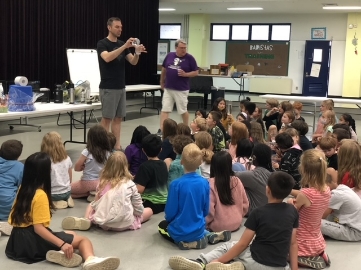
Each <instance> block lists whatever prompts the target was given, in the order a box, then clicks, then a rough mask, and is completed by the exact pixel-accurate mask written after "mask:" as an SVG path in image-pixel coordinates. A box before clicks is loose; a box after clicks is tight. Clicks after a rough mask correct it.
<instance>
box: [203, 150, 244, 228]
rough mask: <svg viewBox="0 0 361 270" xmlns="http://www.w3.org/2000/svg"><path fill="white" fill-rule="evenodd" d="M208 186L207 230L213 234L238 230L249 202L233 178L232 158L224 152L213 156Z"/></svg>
mask: <svg viewBox="0 0 361 270" xmlns="http://www.w3.org/2000/svg"><path fill="white" fill-rule="evenodd" d="M209 185H210V188H211V192H210V206H209V213H208V216H207V217H206V222H207V229H209V230H210V231H214V232H217V231H222V230H227V231H235V230H238V229H239V227H240V226H241V225H242V220H243V217H244V216H245V215H246V214H247V211H248V207H249V202H248V199H247V195H246V191H245V190H244V187H243V185H242V182H241V181H240V180H239V178H238V177H236V176H234V172H233V171H232V158H231V156H230V154H229V153H227V152H226V151H221V152H218V153H216V154H214V155H213V157H212V161H211V174H210V178H209Z"/></svg>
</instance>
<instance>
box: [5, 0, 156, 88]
mask: <svg viewBox="0 0 361 270" xmlns="http://www.w3.org/2000/svg"><path fill="white" fill-rule="evenodd" d="M158 8H159V0H117V1H116V0H2V1H0V10H1V15H0V80H13V79H14V78H15V77H16V76H18V75H22V76H26V77H27V78H28V79H29V80H31V81H34V80H39V81H40V82H41V87H48V88H50V89H54V84H59V83H62V82H64V81H65V80H69V79H70V76H69V69H68V63H67V57H66V49H67V48H76V49H95V48H96V45H97V42H98V41H99V40H100V39H102V38H105V37H106V36H107V35H108V30H107V25H106V23H107V20H108V18H110V17H119V18H120V19H121V20H122V24H123V31H122V34H121V37H120V39H121V40H124V41H126V40H127V39H128V38H129V37H137V38H139V39H140V41H141V42H142V43H143V44H144V45H145V46H146V48H147V51H148V53H147V54H142V55H141V57H140V60H139V63H138V65H137V66H131V65H130V64H129V63H127V64H126V84H138V83H151V82H153V81H154V74H156V73H157V44H158V36H159V29H158V28H159V27H158V22H159V12H158Z"/></svg>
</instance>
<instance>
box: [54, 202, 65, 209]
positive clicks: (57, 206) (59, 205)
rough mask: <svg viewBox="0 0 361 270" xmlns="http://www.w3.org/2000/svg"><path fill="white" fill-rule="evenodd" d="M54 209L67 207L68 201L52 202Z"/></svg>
mask: <svg viewBox="0 0 361 270" xmlns="http://www.w3.org/2000/svg"><path fill="white" fill-rule="evenodd" d="M53 204H54V206H55V209H65V208H68V203H67V202H66V201H55V202H53Z"/></svg>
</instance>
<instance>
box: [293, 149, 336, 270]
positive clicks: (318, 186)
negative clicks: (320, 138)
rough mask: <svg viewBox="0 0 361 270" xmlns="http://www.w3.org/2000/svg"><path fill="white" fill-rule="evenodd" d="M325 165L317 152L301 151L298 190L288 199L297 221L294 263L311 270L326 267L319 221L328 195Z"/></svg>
mask: <svg viewBox="0 0 361 270" xmlns="http://www.w3.org/2000/svg"><path fill="white" fill-rule="evenodd" d="M326 169H327V162H326V158H325V155H324V154H323V153H322V152H321V151H318V150H315V149H312V150H307V151H305V152H304V153H303V154H302V156H301V161H300V167H299V172H300V174H301V177H302V178H301V186H302V188H301V190H299V191H297V190H293V191H292V193H291V194H292V195H294V196H295V197H296V199H290V200H289V203H293V204H294V205H295V207H296V208H297V210H298V212H299V215H300V219H299V228H298V229H297V243H298V263H299V265H300V266H307V267H310V268H314V269H322V268H325V267H326V266H328V265H330V259H329V258H328V256H327V254H326V252H325V249H326V242H325V239H324V238H323V236H322V233H321V219H322V215H323V213H324V212H325V211H326V210H327V208H328V205H329V202H330V198H331V192H330V189H329V187H328V186H327V185H326V177H327V173H326Z"/></svg>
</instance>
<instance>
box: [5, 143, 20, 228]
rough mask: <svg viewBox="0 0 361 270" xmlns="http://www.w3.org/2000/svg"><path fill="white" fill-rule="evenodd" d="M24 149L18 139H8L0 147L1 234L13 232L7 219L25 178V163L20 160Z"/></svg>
mask: <svg viewBox="0 0 361 270" xmlns="http://www.w3.org/2000/svg"><path fill="white" fill-rule="evenodd" d="M22 151H23V145H22V143H21V142H20V141H18V140H8V141H6V142H4V143H3V144H2V145H1V148H0V205H1V207H0V235H1V234H4V235H10V233H11V229H12V227H11V226H10V225H9V224H8V222H7V220H8V217H9V214H10V210H11V207H12V205H13V202H14V200H15V197H16V194H17V192H18V189H19V187H20V185H21V181H22V178H23V170H24V164H22V163H21V162H19V161H18V158H19V157H20V155H21V152H22Z"/></svg>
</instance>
